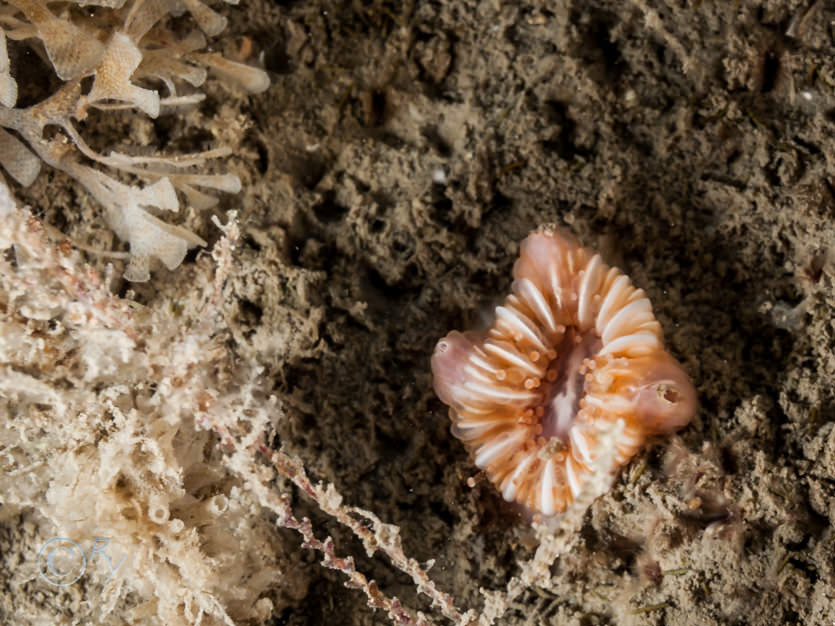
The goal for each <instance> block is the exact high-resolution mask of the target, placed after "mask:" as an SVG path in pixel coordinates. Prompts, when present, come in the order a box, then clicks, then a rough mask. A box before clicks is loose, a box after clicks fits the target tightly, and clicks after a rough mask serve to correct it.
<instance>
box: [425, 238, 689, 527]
mask: <svg viewBox="0 0 835 626" xmlns="http://www.w3.org/2000/svg"><path fill="white" fill-rule="evenodd" d="M513 275H514V279H515V280H514V282H513V285H512V288H511V291H512V293H511V294H510V295H509V296H508V297H507V298H506V300H505V302H504V304H503V305H502V306H499V307H497V308H496V319H495V322H494V324H493V326H492V328H490V329H489V330H488V331H487V333H486V334H477V333H470V332H468V333H460V332H458V331H453V332H451V333H449V334H448V335H447V336H446V337H444V338H443V339H442V340H441V341H439V342H438V344H437V345H436V347H435V352H434V354H433V356H432V373H433V377H434V387H435V391H436V393H437V394H438V397H439V398H440V399H441V401H443V402H444V403H445V404H447V405H448V406H449V407H450V419H451V420H452V433H453V435H454V436H455V437H457V438H458V439H460V440H461V441H463V442H464V444H465V445H466V446H467V447H468V449H469V450H470V451H471V453H472V454H473V457H474V460H475V464H476V465H477V466H478V467H479V468H480V469H482V470H484V472H485V473H486V474H487V476H488V478H489V479H490V480H491V481H492V482H493V484H495V485H496V487H497V488H498V489H499V490H500V491H501V493H502V496H503V497H504V499H505V500H507V501H509V502H511V501H515V502H517V503H519V504H520V505H522V506H523V507H524V508H525V509H526V510H527V511H529V512H530V513H532V514H540V515H545V516H550V515H554V514H555V513H559V512H562V511H564V510H565V509H566V507H567V506H568V505H569V504H570V503H571V502H572V501H573V500H574V498H575V497H577V495H578V494H579V493H580V491H581V490H582V488H583V484H584V482H585V481H586V480H587V479H588V477H589V476H590V475H591V474H592V473H593V472H594V469H595V459H596V458H597V457H598V456H599V454H600V452H601V451H600V450H599V449H598V445H597V444H598V441H599V440H600V439H601V436H602V435H603V434H604V433H605V432H608V431H609V430H611V429H612V428H613V426H614V425H615V424H616V423H617V422H622V424H623V428H622V430H621V434H620V436H619V439H618V440H617V443H616V450H615V451H614V452H615V454H614V457H615V465H616V466H621V465H624V464H625V463H626V462H628V460H629V459H630V458H631V457H632V456H634V454H635V453H636V452H637V451H638V450H639V449H640V448H641V447H642V446H643V445H644V443H645V442H646V440H647V438H648V437H651V436H653V435H658V434H663V433H669V432H672V431H674V430H677V429H679V428H681V427H683V426H684V425H685V424H687V423H688V422H689V421H690V419H691V418H692V416H693V415H694V413H695V410H696V406H697V400H696V393H695V390H694V388H693V386H692V384H691V383H690V381H689V379H688V378H687V374H686V373H685V372H684V370H683V369H682V367H681V366H680V365H679V364H678V362H677V361H676V360H675V359H674V358H673V357H671V356H670V355H669V354H667V352H665V350H664V347H663V337H662V332H661V327H660V325H659V324H658V322H657V321H656V320H655V317H654V315H653V313H652V305H651V304H650V302H649V300H648V299H647V297H646V295H645V294H644V292H643V290H641V289H637V288H636V287H634V286H633V285H632V283H631V281H630V280H629V278H628V277H627V276H625V275H624V274H623V273H622V272H621V271H620V270H618V269H617V268H611V267H609V266H607V265H606V264H605V263H604V262H603V261H602V259H601V258H600V256H599V255H597V254H595V253H593V252H592V251H590V250H588V249H586V248H583V247H581V246H580V245H579V244H578V243H577V242H576V240H574V238H573V237H571V236H570V235H568V234H566V233H564V232H563V231H560V230H558V229H556V228H555V227H544V228H543V229H541V230H540V231H538V232H535V233H533V234H531V235H530V236H529V237H528V238H527V239H525V241H523V242H522V246H521V254H520V257H519V259H518V260H517V262H516V264H515V265H514V268H513Z"/></svg>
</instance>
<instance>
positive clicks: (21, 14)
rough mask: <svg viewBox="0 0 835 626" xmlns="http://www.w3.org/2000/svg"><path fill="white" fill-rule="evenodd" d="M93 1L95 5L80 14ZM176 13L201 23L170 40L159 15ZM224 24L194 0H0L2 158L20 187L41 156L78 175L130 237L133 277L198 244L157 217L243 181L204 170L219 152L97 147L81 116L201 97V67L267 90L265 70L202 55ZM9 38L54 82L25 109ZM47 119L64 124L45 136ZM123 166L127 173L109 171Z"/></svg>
mask: <svg viewBox="0 0 835 626" xmlns="http://www.w3.org/2000/svg"><path fill="white" fill-rule="evenodd" d="M89 5H95V6H96V7H97V8H96V10H95V11H89V10H87V11H80V9H79V7H82V6H84V7H86V6H89ZM184 12H187V13H188V14H189V15H190V16H191V18H193V20H194V22H195V23H196V24H197V26H198V27H199V29H200V30H194V31H192V32H190V33H188V34H186V35H185V36H178V35H176V34H175V33H174V32H173V31H172V30H170V29H169V28H168V27H167V25H166V23H167V21H168V18H169V16H179V15H181V14H182V13H184ZM225 26H226V18H224V17H223V16H222V15H220V14H219V13H217V12H216V11H214V10H213V9H211V8H209V7H208V6H206V5H205V4H203V3H202V2H201V1H200V0H72V1H68V2H61V3H57V2H49V4H48V5H47V1H46V0H0V165H2V167H3V169H4V170H5V172H6V174H8V175H9V176H10V177H12V178H13V179H14V180H15V181H16V182H18V183H19V184H21V185H23V186H28V185H30V184H31V183H32V182H33V181H34V180H35V178H36V177H37V176H38V173H39V172H40V168H41V163H42V162H43V163H47V164H48V165H50V166H52V167H54V168H56V169H59V170H61V171H63V172H66V173H67V174H69V175H70V176H72V177H73V178H75V179H76V180H78V181H79V182H80V183H81V184H82V185H83V186H84V187H85V188H86V189H87V190H88V191H89V192H90V194H91V195H92V196H93V197H94V198H95V199H96V200H97V201H98V202H99V203H100V204H101V205H102V206H103V207H104V209H105V215H106V217H107V220H108V223H109V225H110V227H111V228H112V229H113V230H114V231H115V232H116V234H117V235H118V236H119V237H120V238H121V239H122V240H124V241H127V242H128V243H129V245H130V263H129V264H128V267H127V270H126V271H125V276H126V277H127V278H128V279H129V280H133V281H144V280H148V277H149V262H150V259H152V258H156V259H159V260H160V261H162V263H163V264H164V265H165V266H166V267H168V268H169V269H174V268H176V267H177V266H178V265H179V264H180V263H181V262H182V260H183V258H184V257H185V254H186V251H187V250H188V249H189V248H190V247H193V246H197V245H204V244H205V242H204V241H203V240H202V239H201V238H200V237H198V236H197V235H196V234H194V233H192V232H190V231H188V230H186V229H184V228H181V227H179V226H174V225H171V224H168V223H166V222H165V221H163V219H161V218H160V217H159V216H160V215H161V214H162V213H163V212H165V211H170V212H176V211H178V210H179V209H180V206H181V202H184V203H185V205H186V206H188V207H190V208H193V209H196V210H202V209H206V208H209V207H211V206H213V205H214V204H215V203H216V202H217V199H216V198H215V197H214V196H213V195H211V191H223V192H227V193H236V192H238V191H239V190H240V181H239V180H238V178H237V177H236V176H234V175H232V174H206V173H200V171H199V168H200V167H201V166H203V165H204V164H205V163H206V161H207V160H209V159H214V158H218V157H223V156H225V155H226V154H228V151H227V150H224V149H222V148H221V149H215V150H210V151H207V152H203V153H199V154H190V155H175V156H153V157H138V156H137V157H134V156H129V155H125V154H118V153H114V152H111V153H110V154H107V155H105V154H101V153H99V152H96V151H95V150H93V149H92V148H91V147H90V146H89V145H88V144H87V143H86V142H85V141H84V139H83V137H82V134H81V132H80V131H79V128H78V126H77V123H78V122H80V121H83V120H84V118H85V117H86V115H87V112H88V110H90V109H91V108H97V109H105V110H106V109H124V108H132V109H135V110H137V111H139V112H141V113H142V114H144V115H147V116H149V117H152V118H155V117H157V116H158V115H160V113H161V112H162V111H164V110H166V109H169V110H170V109H173V108H176V107H181V106H183V105H188V104H193V103H195V102H199V101H200V100H202V99H203V97H204V96H203V94H202V93H200V92H199V91H195V89H196V88H199V87H200V86H201V85H202V84H203V83H204V81H205V80H206V77H207V74H208V72H209V71H211V72H212V73H213V74H215V75H216V76H217V77H218V78H219V79H220V80H221V81H223V82H225V83H227V84H232V85H234V86H236V87H237V88H239V89H243V90H245V91H248V92H250V93H258V92H261V91H264V90H265V89H267V87H268V86H269V79H268V77H267V75H266V73H265V72H264V71H262V70H260V69H257V68H254V67H250V66H248V65H244V64H242V63H236V62H234V61H230V60H228V59H225V58H223V57H222V56H221V55H219V54H217V53H206V52H201V50H204V49H205V47H206V43H207V42H206V37H214V36H216V35H218V34H219V33H220V32H221V31H222V30H223V29H224V28H225ZM201 31H202V32H201ZM7 39H8V40H11V41H13V42H19V43H16V44H14V45H18V46H21V47H24V48H30V49H31V51H33V52H35V53H37V54H40V55H41V56H45V58H46V59H47V60H48V62H49V63H50V64H51V65H52V68H53V69H54V71H55V75H56V76H57V77H58V78H59V79H60V80H61V81H62V82H63V85H62V86H61V88H60V89H59V90H58V91H56V92H54V93H52V94H51V95H49V96H47V97H45V98H44V99H43V100H42V101H40V102H38V103H36V104H34V105H33V106H28V107H25V108H24V107H17V108H16V104H17V99H18V83H17V82H16V79H15V67H14V65H13V64H10V62H9V54H8V48H7ZM90 78H92V83H91V85H92V86H90V87H87V86H88V85H89V84H90V83H88V82H86V81H85V82H84V83H82V80H83V79H87V81H89V80H90ZM82 85H84V87H85V88H88V89H89V91H87V92H86V93H85V90H84V88H83V87H82ZM47 127H57V128H58V129H59V131H60V132H59V133H57V134H52V135H46V134H45V133H44V131H45V129H46V128H47ZM10 131H11V132H10ZM102 166H104V167H102ZM119 173H122V174H124V175H126V178H125V180H120V179H118V178H117V176H119ZM137 181H140V182H137ZM201 188H202V189H204V190H206V189H207V190H209V193H206V192H205V191H201Z"/></svg>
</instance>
